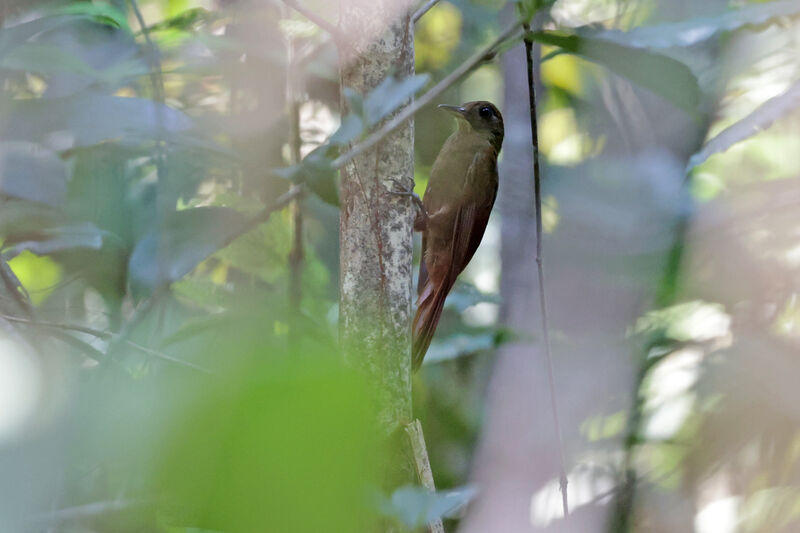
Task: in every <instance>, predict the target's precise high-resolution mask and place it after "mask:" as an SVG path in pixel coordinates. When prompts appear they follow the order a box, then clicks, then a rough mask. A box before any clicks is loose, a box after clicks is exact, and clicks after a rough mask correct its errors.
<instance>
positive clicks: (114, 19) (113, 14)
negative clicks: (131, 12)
mask: <svg viewBox="0 0 800 533" xmlns="http://www.w3.org/2000/svg"><path fill="white" fill-rule="evenodd" d="M51 14H52V15H54V16H58V15H78V16H80V17H84V18H88V19H90V20H92V21H94V22H97V23H98V24H105V25H107V26H113V27H115V28H119V29H121V30H125V31H127V32H128V33H130V31H131V28H130V26H129V25H128V17H127V16H126V15H125V13H123V12H122V11H120V10H119V9H117V8H116V7H114V6H112V5H110V4H104V3H93V2H74V3H71V4H67V5H65V6H59V7H56V8H54V9H52V10H51Z"/></svg>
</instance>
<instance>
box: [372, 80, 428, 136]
mask: <svg viewBox="0 0 800 533" xmlns="http://www.w3.org/2000/svg"><path fill="white" fill-rule="evenodd" d="M429 79H430V76H429V75H428V74H419V75H416V76H409V77H408V78H405V79H402V80H398V79H396V78H395V77H394V76H388V77H387V78H386V79H384V80H383V81H382V82H381V83H380V85H378V86H377V87H375V88H374V89H373V90H372V91H370V93H369V94H368V95H367V97H366V98H365V99H364V116H365V117H366V120H367V124H368V125H369V127H372V126H374V125H375V124H377V123H378V122H380V121H381V120H383V119H384V118H385V117H387V116H388V115H390V114H392V113H393V112H395V111H396V110H397V109H398V108H399V107H400V106H402V105H403V103H405V102H406V101H408V100H409V99H410V98H411V97H412V96H414V95H415V94H417V91H419V90H420V89H422V88H423V87H424V86H425V84H427V83H428V80H429Z"/></svg>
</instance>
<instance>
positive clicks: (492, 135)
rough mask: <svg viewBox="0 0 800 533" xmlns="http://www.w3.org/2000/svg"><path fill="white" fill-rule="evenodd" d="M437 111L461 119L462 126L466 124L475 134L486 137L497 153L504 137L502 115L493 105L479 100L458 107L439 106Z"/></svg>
mask: <svg viewBox="0 0 800 533" xmlns="http://www.w3.org/2000/svg"><path fill="white" fill-rule="evenodd" d="M439 109H443V110H445V111H448V112H450V113H453V114H454V115H456V116H457V117H458V118H460V119H462V120H463V122H461V121H460V122H461V123H462V124H466V125H468V127H469V128H470V129H472V130H473V131H475V132H476V133H478V134H481V135H484V136H486V138H487V140H488V141H489V142H490V143H492V145H493V146H494V147H495V148H496V149H497V151H498V152H499V151H500V147H501V146H502V145H503V135H504V130H503V115H501V114H500V110H499V109H497V107H495V105H494V104H493V103H491V102H487V101H485V100H479V101H477V102H467V103H466V104H463V105H460V106H455V105H445V104H441V105H440V106H439Z"/></svg>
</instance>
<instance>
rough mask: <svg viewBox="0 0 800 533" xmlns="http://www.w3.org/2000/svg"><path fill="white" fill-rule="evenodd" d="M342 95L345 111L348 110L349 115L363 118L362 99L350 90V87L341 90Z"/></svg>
mask: <svg viewBox="0 0 800 533" xmlns="http://www.w3.org/2000/svg"><path fill="white" fill-rule="evenodd" d="M342 91H343V92H342V94H343V95H344V100H345V102H347V109H349V110H350V112H351V113H353V114H355V115H357V116H359V117H363V116H364V99H363V98H362V97H361V95H360V94H358V93H357V92H356V91H354V90H353V89H351V88H350V87H345V88H344V89H343V90H342Z"/></svg>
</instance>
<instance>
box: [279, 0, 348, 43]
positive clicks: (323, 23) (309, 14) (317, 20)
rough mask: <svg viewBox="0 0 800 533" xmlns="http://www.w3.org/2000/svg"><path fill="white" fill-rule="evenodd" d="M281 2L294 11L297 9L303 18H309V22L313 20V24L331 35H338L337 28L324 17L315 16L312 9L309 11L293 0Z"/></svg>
mask: <svg viewBox="0 0 800 533" xmlns="http://www.w3.org/2000/svg"><path fill="white" fill-rule="evenodd" d="M283 3H284V4H286V5H287V6H289V7H291V8H292V9H294V10H295V11H297V12H298V13H300V14H301V15H303V16H304V17H305V18H307V19H308V20H310V21H311V22H313V23H314V24H316V25H317V26H319V27H320V28H322V29H323V30H325V31H326V32H328V33H330V34H331V35H333V36H334V37H338V36H339V28H337V27H336V26H334V25H333V24H331V23H330V22H328V21H327V20H325V19H324V18H322V17H320V16H317V14H316V13H314V12H313V11H309V10H308V9H306V8H305V7H303V6H301V5H300V4H298V3H297V2H295V1H294V0H283Z"/></svg>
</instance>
